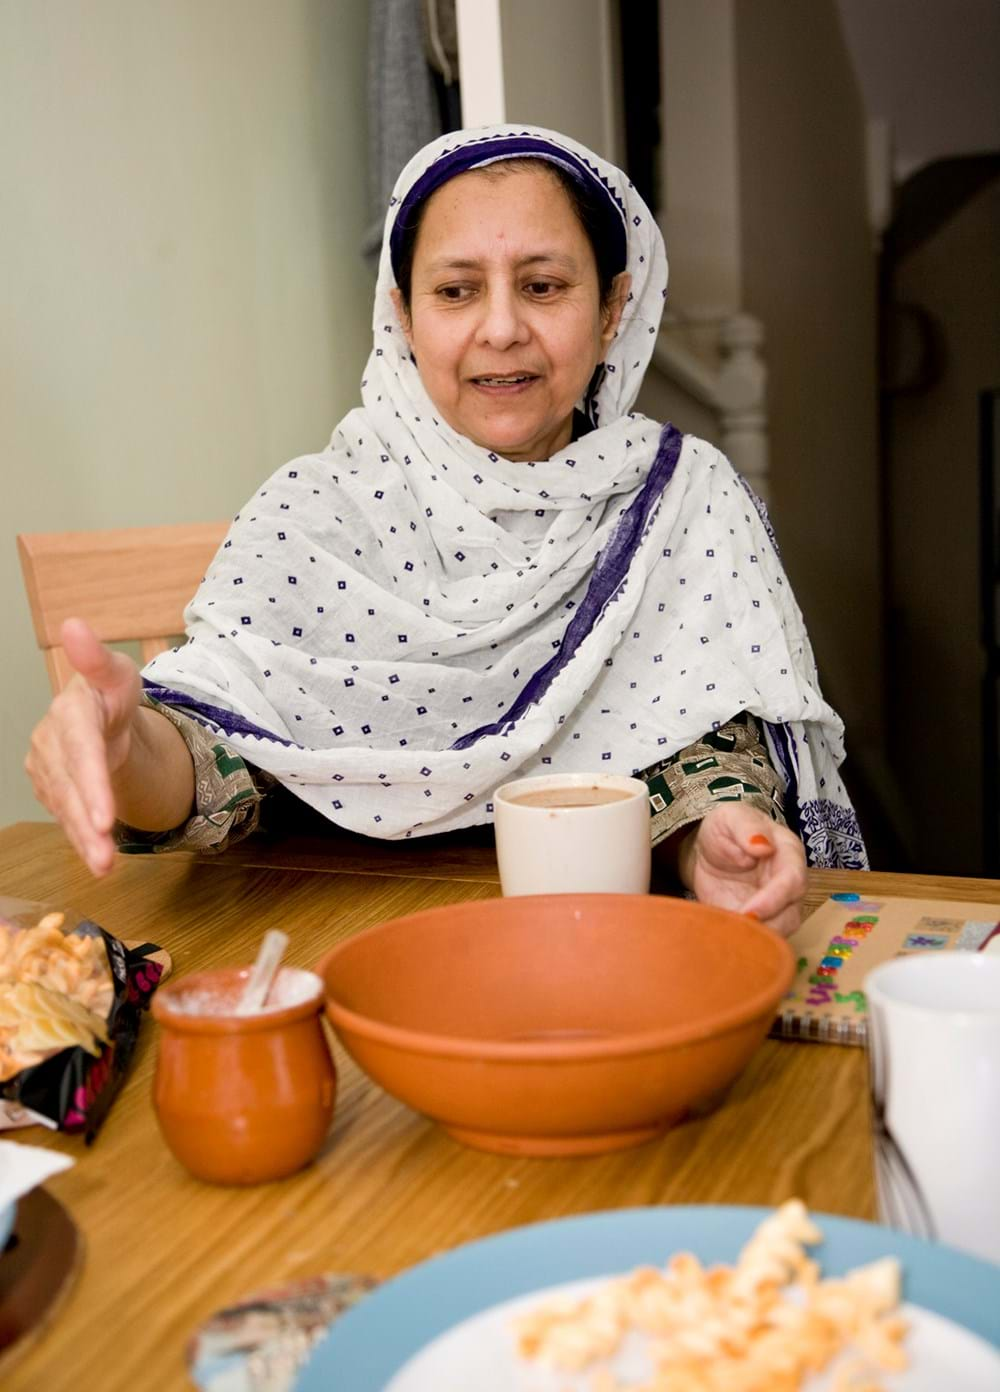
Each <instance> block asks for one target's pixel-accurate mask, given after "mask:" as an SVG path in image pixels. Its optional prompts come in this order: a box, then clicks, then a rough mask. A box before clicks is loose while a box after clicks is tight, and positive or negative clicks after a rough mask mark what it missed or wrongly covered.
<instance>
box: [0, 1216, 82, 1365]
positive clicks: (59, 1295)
mask: <svg viewBox="0 0 1000 1392" xmlns="http://www.w3.org/2000/svg"><path fill="white" fill-rule="evenodd" d="M83 1250H84V1243H83V1237H82V1235H81V1233H80V1231H79V1229H78V1228H77V1226H76V1224H75V1223H74V1222H73V1219H72V1218H71V1217H70V1216H69V1214H68V1213H67V1211H66V1209H65V1208H63V1206H62V1204H61V1203H60V1202H59V1201H58V1199H54V1198H53V1197H52V1195H51V1194H49V1193H47V1192H46V1191H45V1190H44V1189H41V1188H39V1189H32V1191H31V1193H30V1194H27V1195H26V1196H25V1197H24V1198H23V1199H22V1200H21V1201H20V1203H19V1204H18V1206H17V1218H16V1221H15V1223H14V1231H13V1233H12V1234H11V1237H10V1240H9V1242H8V1244H7V1247H6V1249H5V1250H4V1251H3V1252H2V1253H0V1379H2V1376H3V1374H4V1373H5V1372H6V1371H7V1369H8V1368H9V1367H10V1366H11V1364H12V1363H13V1362H14V1361H15V1359H17V1358H20V1356H21V1355H22V1353H26V1352H27V1350H28V1349H29V1348H30V1347H31V1346H32V1345H33V1344H34V1343H35V1341H36V1340H37V1339H38V1338H39V1337H40V1336H41V1334H42V1333H43V1332H44V1330H45V1329H46V1328H47V1326H48V1325H49V1323H50V1322H51V1321H52V1320H53V1319H54V1318H55V1316H56V1314H57V1313H58V1311H59V1308H60V1306H61V1305H62V1303H63V1301H64V1300H65V1299H66V1297H67V1295H68V1294H69V1292H70V1290H71V1289H72V1286H73V1282H74V1280H75V1279H76V1275H77V1272H78V1271H79V1270H80V1267H81V1266H82V1264H83Z"/></svg>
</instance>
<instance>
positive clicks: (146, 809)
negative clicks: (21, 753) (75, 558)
mask: <svg viewBox="0 0 1000 1392" xmlns="http://www.w3.org/2000/svg"><path fill="white" fill-rule="evenodd" d="M61 636H62V640H63V646H64V648H65V650H66V656H67V657H68V658H69V660H70V662H71V663H72V664H73V666H74V668H75V669H76V675H75V676H74V677H73V678H72V680H71V681H70V682H69V684H68V685H67V686H66V688H65V689H64V690H63V691H61V692H60V693H59V694H58V695H57V696H56V697H55V698H54V699H53V701H52V704H51V705H50V706H49V709H48V711H47V712H46V714H45V715H44V717H43V718H42V720H41V721H40V722H39V723H38V725H37V726H36V727H35V730H34V732H33V734H32V737H31V747H30V749H29V751H28V756H27V758H26V759H25V769H26V771H27V773H28V776H29V777H30V779H31V781H32V784H33V786H34V789H35V794H36V796H37V797H38V799H39V801H40V802H41V803H42V804H43V805H44V806H45V807H47V808H48V810H49V811H50V812H51V813H52V814H53V815H54V816H55V817H56V818H57V820H58V821H59V822H60V823H61V824H62V826H63V828H64V830H65V832H66V834H67V836H68V837H69V839H70V841H71V842H72V843H73V845H74V847H75V848H76V850H77V851H78V853H79V854H80V856H81V857H82V859H83V860H84V861H85V862H86V864H87V865H88V866H89V868H90V869H91V870H92V871H93V873H94V874H95V875H103V874H107V872H108V871H109V870H110V869H111V865H112V862H113V859H114V854H115V841H114V837H113V835H112V830H113V828H114V824H115V822H116V821H123V822H127V823H129V824H130V825H133V826H137V827H142V828H143V829H145V830H148V831H161V830H167V829H169V828H170V827H174V826H177V825H178V824H180V823H181V822H183V821H184V820H185V819H186V818H187V817H188V816H189V815H190V812H191V808H192V805H193V803H194V795H195V784H194V766H193V764H192V761H191V756H190V754H189V753H188V749H187V745H186V744H185V743H184V740H183V739H182V737H181V736H180V734H179V733H178V731H177V730H175V729H174V728H173V727H172V725H171V724H170V722H169V721H167V720H165V719H164V717H163V716H161V715H160V714H158V713H157V712H156V711H154V710H150V709H147V708H145V707H143V706H141V705H140V697H141V691H142V683H141V681H140V677H139V669H138V668H137V667H136V665H135V663H134V662H132V661H131V660H130V659H129V658H127V657H126V656H125V655H124V654H122V653H116V652H112V651H111V649H110V648H106V647H105V646H104V645H103V644H102V643H100V642H99V641H98V639H97V637H96V636H95V634H94V633H93V631H92V630H91V629H90V628H89V627H88V625H87V624H85V623H83V622H82V621H81V620H79V619H68V620H67V621H66V623H65V624H63V628H62V634H61Z"/></svg>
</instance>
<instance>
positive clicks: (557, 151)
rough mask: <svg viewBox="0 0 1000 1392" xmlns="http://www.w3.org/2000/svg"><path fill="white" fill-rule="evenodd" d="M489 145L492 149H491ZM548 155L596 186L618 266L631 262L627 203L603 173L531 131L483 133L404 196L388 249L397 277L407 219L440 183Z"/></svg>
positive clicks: (432, 169) (446, 156)
mask: <svg viewBox="0 0 1000 1392" xmlns="http://www.w3.org/2000/svg"><path fill="white" fill-rule="evenodd" d="M487 147H488V148H487ZM532 155H534V156H535V157H536V158H538V159H547V160H550V161H552V163H554V164H558V165H559V166H560V167H561V168H565V169H567V172H568V173H570V174H572V175H573V177H574V178H576V179H577V180H578V181H579V182H580V183H582V184H586V185H587V186H588V187H589V188H593V189H594V190H595V191H596V192H597V193H598V194H600V195H601V197H602V200H603V203H604V205H605V208H606V211H607V217H606V219H605V222H606V225H607V230H608V235H609V237H610V239H611V244H612V246H613V247H614V251H615V260H616V264H617V265H618V266H619V267H620V269H621V270H624V269H625V267H626V266H627V265H628V232H627V229H626V226H625V207H624V204H623V203H622V202H621V200H620V199H619V198H618V197H617V196H616V195H615V193H614V191H613V190H612V188H611V186H610V184H609V183H608V181H607V179H606V178H605V177H604V176H603V174H601V172H600V171H599V170H598V169H596V168H595V167H593V166H592V165H589V164H588V163H587V162H586V161H585V160H583V159H581V158H580V156H579V155H575V154H574V153H573V152H572V151H571V150H565V149H563V147H562V146H561V145H556V144H555V143H554V142H552V141H549V140H542V139H541V137H540V136H537V135H531V134H529V133H528V132H527V131H525V132H524V134H523V135H503V136H500V135H498V136H482V137H480V138H479V139H477V140H475V141H472V142H470V143H469V144H466V145H460V146H458V147H457V148H455V149H453V150H446V151H445V152H444V154H442V155H441V156H440V158H439V159H436V160H435V161H434V163H433V164H432V165H431V167H430V168H429V169H427V170H425V172H424V173H423V174H421V176H420V178H419V179H418V180H417V181H416V183H415V184H414V185H413V187H412V188H411V189H410V191H409V193H407V194H406V196H405V198H404V199H403V201H402V203H401V205H400V208H399V212H398V213H397V214H396V219H395V221H394V222H393V225H392V230H391V232H390V233H389V253H390V257H391V260H392V271H393V275H395V276H397V279H398V270H399V253H400V249H401V246H402V242H403V237H404V235H405V233H406V231H407V229H408V227H409V220H410V218H411V216H412V215H413V213H414V212H415V210H416V209H417V208H419V207H420V206H421V204H422V203H424V201H425V200H426V199H428V198H429V197H430V196H431V194H432V193H434V192H435V190H436V189H439V188H440V187H441V185H442V184H446V183H447V182H448V180H449V179H453V178H455V176H456V175H457V174H464V173H466V172H467V171H468V170H470V169H475V168H477V167H479V166H482V165H485V164H488V163H491V162H493V161H494V160H497V159H517V158H518V157H530V156H532Z"/></svg>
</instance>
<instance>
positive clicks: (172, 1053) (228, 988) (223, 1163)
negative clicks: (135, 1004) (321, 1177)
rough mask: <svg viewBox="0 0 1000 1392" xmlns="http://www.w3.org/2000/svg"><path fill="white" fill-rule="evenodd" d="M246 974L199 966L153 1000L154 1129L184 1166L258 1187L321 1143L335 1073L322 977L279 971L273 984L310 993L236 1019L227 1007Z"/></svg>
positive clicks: (295, 1166)
mask: <svg viewBox="0 0 1000 1392" xmlns="http://www.w3.org/2000/svg"><path fill="white" fill-rule="evenodd" d="M248 974H249V969H248V968H240V967H229V968H222V969H220V970H218V971H211V972H200V973H195V974H194V975H191V976H186V977H182V978H181V979H180V980H177V981H171V982H168V983H167V984H166V985H165V986H162V987H161V988H160V990H159V991H158V992H157V993H156V995H155V996H154V997H153V1015H154V1017H155V1018H156V1020H157V1021H158V1022H159V1025H160V1040H159V1054H158V1057H157V1063H156V1074H155V1078H154V1082H153V1104H154V1107H155V1109H156V1115H157V1119H158V1121H159V1124H160V1130H161V1131H162V1132H163V1136H164V1139H165V1140H166V1142H167V1145H168V1146H169V1147H170V1149H171V1150H172V1151H173V1153H174V1155H175V1156H176V1157H177V1159H178V1160H179V1161H180V1162H181V1164H182V1165H184V1166H186V1167H187V1169H189V1170H190V1171H191V1173H192V1174H193V1175H196V1176H197V1177H198V1178H199V1179H206V1180H210V1181H212V1182H214V1183H217V1184H258V1183H260V1182H262V1181H264V1180H270V1179H281V1178H283V1177H284V1176H285V1175H290V1174H292V1173H294V1171H295V1170H298V1169H301V1168H302V1166H303V1165H307V1164H308V1163H309V1161H310V1160H312V1159H313V1158H314V1157H315V1155H316V1154H317V1153H318V1151H319V1150H320V1148H321V1146H322V1145H323V1142H324V1140H325V1138H326V1135H327V1132H328V1130H329V1127H330V1121H331V1118H332V1116H333V1102H334V1094H335V1090H336V1074H335V1072H334V1066H333V1059H332V1058H331V1056H330V1049H329V1046H328V1044H327V1041H326V1037H325V1035H324V1033H323V1025H322V1019H321V1016H322V1010H323V987H322V983H321V982H320V980H319V979H318V978H315V977H313V974H312V973H311V972H300V971H294V970H293V969H291V968H287V967H286V968H283V969H282V971H281V972H280V973H279V977H278V984H280V985H285V984H286V983H287V984H291V985H296V986H297V987H298V988H299V992H298V994H299V995H301V994H302V992H303V991H307V992H308V995H307V996H306V997H305V998H303V999H297V1000H296V1003H295V1004H290V1005H286V1006H283V1007H281V1008H279V1009H270V1010H266V1011H262V1012H260V1013H259V1014H256V1015H245V1016H240V1015H236V1014H234V1013H233V1010H234V1007H235V1003H236V1000H237V999H238V997H239V994H240V992H241V990H242V987H243V985H244V983H245V982H246V979H247V976H248ZM311 988H312V989H311ZM199 1006H200V1008H199Z"/></svg>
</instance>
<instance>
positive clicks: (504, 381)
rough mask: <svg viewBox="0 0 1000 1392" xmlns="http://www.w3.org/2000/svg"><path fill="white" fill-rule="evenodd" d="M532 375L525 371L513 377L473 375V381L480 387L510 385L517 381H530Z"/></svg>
mask: <svg viewBox="0 0 1000 1392" xmlns="http://www.w3.org/2000/svg"><path fill="white" fill-rule="evenodd" d="M532 377H533V374H532V373H530V372H525V373H522V374H520V375H518V376H514V377H474V378H473V381H474V382H477V383H478V384H479V385H480V386H481V387H512V386H514V385H516V384H517V383H518V382H530V381H531V380H532Z"/></svg>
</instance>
